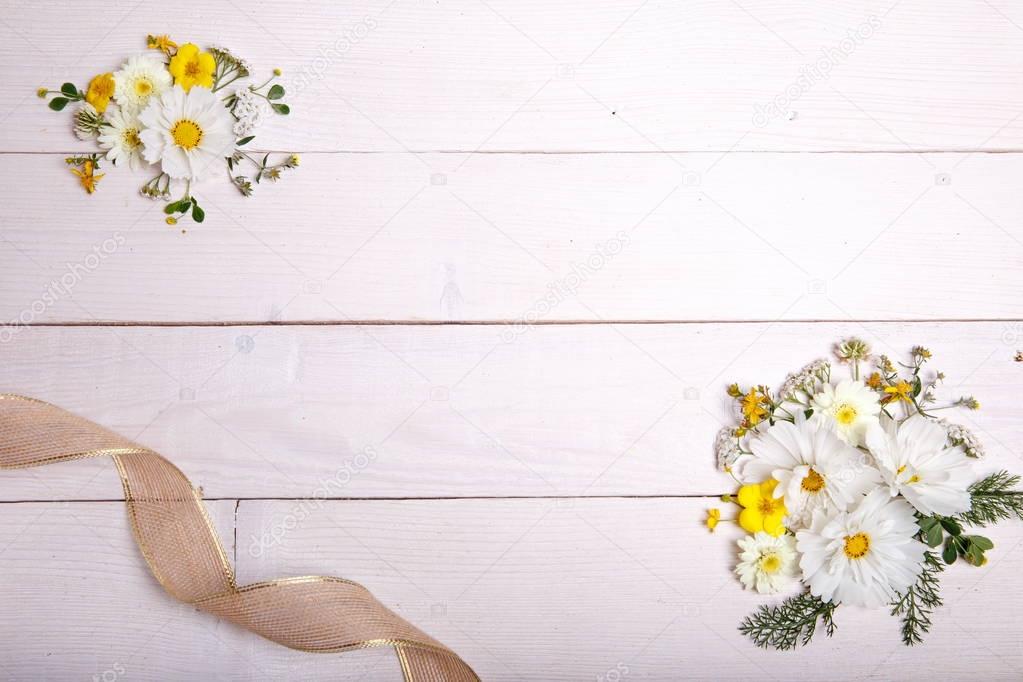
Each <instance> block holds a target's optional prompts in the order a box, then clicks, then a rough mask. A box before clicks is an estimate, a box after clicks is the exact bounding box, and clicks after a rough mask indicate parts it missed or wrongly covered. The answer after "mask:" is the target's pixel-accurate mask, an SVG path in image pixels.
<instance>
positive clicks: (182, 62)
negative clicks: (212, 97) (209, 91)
mask: <svg viewBox="0 0 1023 682" xmlns="http://www.w3.org/2000/svg"><path fill="white" fill-rule="evenodd" d="M167 68H168V70H169V71H170V74H171V75H172V76H174V83H175V84H177V85H180V86H181V87H182V88H183V89H184V90H185V92H188V91H189V90H191V89H192V86H193V85H200V86H202V87H204V88H209V87H212V86H213V72H214V71H215V70H216V68H217V62H216V61H215V60H214V59H213V55H211V54H210V53H209V52H200V51H199V48H198V47H197V46H196V45H194V44H192V43H185V44H184V45H182V46H181V47H179V48H178V53H177V54H175V55H174V56H173V57H171V60H170V65H169V66H168V67H167Z"/></svg>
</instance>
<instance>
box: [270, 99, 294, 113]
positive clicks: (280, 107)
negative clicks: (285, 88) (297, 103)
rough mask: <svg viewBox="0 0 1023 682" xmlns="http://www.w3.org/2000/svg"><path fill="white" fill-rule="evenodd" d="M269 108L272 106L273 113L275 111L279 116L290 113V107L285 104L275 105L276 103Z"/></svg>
mask: <svg viewBox="0 0 1023 682" xmlns="http://www.w3.org/2000/svg"><path fill="white" fill-rule="evenodd" d="M270 106H272V107H273V108H274V111H276V112H277V113H278V114H280V115H281V116H287V115H288V114H290V113H291V107H289V106H288V105H287V104H277V103H276V102H274V103H272V104H271V105H270Z"/></svg>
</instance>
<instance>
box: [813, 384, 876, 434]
mask: <svg viewBox="0 0 1023 682" xmlns="http://www.w3.org/2000/svg"><path fill="white" fill-rule="evenodd" d="M810 404H811V406H812V407H813V415H814V417H815V418H818V419H823V420H824V421H826V422H828V423H830V424H832V425H833V426H834V429H835V431H836V433H838V435H839V437H840V438H841V439H842V440H844V441H845V442H846V443H849V445H855V446H860V445H863V443H864V438H865V437H866V435H867V430H868V429H869V428H870V427H871V426H872V425H874V424H877V415H878V414H880V413H881V401H880V400H879V399H878V395H877V393H875V392H874V391H872V390H870V388H868V387H867V385H866V384H864V383H863V382H862V381H852V380H851V379H847V380H845V381H842V382H839V384H838V385H837V386H832V385H831V384H824V386H823V388H822V389H821V392H820V393H818V394H816V395H815V396H814V397H813V399H812V400H811V403H810Z"/></svg>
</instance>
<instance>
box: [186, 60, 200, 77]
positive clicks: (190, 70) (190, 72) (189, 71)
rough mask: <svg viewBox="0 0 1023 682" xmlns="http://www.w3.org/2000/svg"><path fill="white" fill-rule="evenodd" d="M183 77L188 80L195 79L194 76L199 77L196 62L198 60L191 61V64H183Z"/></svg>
mask: <svg viewBox="0 0 1023 682" xmlns="http://www.w3.org/2000/svg"><path fill="white" fill-rule="evenodd" d="M185 75H186V76H188V77H190V78H195V77H196V76H198V75H199V62H198V60H196V61H191V62H188V63H187V64H185Z"/></svg>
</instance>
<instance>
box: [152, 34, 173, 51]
mask: <svg viewBox="0 0 1023 682" xmlns="http://www.w3.org/2000/svg"><path fill="white" fill-rule="evenodd" d="M177 46H178V44H177V43H175V42H174V41H173V40H171V39H170V36H168V35H162V36H146V47H148V48H149V49H150V50H159V51H160V52H163V53H164V54H170V53H171V50H173V49H174V48H176V47H177Z"/></svg>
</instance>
